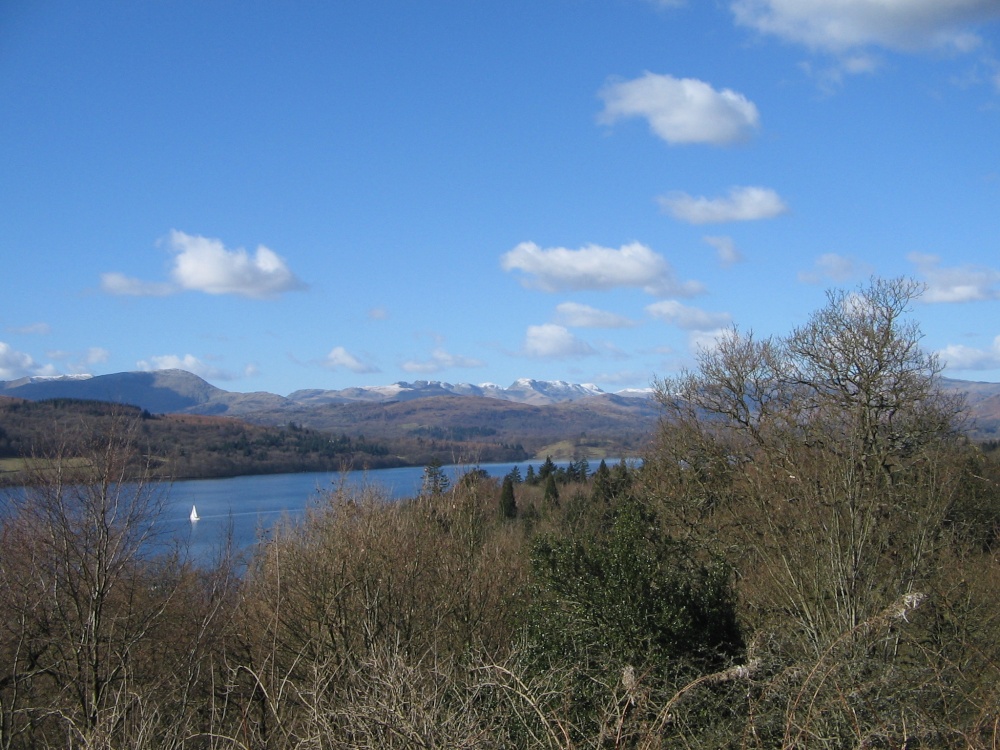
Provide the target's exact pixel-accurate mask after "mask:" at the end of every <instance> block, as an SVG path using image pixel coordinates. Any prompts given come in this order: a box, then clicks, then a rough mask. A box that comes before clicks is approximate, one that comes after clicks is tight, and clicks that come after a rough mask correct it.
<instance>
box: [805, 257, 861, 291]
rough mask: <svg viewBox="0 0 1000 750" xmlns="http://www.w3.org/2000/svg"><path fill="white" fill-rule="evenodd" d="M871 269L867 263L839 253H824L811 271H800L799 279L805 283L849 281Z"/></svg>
mask: <svg viewBox="0 0 1000 750" xmlns="http://www.w3.org/2000/svg"><path fill="white" fill-rule="evenodd" d="M867 271H870V269H869V267H868V265H867V264H866V263H858V262H857V261H856V260H854V259H853V258H849V257H847V256H846V255H839V254H837V253H824V254H823V255H821V256H819V257H818V258H817V259H816V262H815V263H814V264H813V269H812V270H811V271H800V272H799V274H798V279H799V281H801V282H802V283H804V284H820V283H823V282H824V281H838V282H841V281H847V280H849V279H851V278H855V277H857V276H858V275H860V274H863V273H865V272H867Z"/></svg>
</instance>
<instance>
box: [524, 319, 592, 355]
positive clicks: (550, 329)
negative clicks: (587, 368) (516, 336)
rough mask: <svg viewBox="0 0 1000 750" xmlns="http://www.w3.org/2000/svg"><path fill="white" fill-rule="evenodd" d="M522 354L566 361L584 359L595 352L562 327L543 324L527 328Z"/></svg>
mask: <svg viewBox="0 0 1000 750" xmlns="http://www.w3.org/2000/svg"><path fill="white" fill-rule="evenodd" d="M524 353H525V354H526V355H527V356H529V357H539V358H551V359H566V358H568V357H585V356H589V355H591V354H595V353H596V352H595V351H594V349H593V348H592V347H591V346H590V345H589V344H588V343H587V342H585V341H582V340H580V339H578V338H577V337H576V336H574V335H573V334H572V333H570V332H569V330H568V329H566V328H565V327H564V326H561V325H556V324H555V323H543V324H542V325H539V326H528V331H527V333H526V334H525V337H524Z"/></svg>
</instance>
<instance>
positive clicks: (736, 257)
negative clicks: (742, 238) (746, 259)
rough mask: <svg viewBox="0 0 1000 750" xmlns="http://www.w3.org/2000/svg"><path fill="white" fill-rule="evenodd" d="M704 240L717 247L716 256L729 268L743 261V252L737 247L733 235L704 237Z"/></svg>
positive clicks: (707, 243)
mask: <svg viewBox="0 0 1000 750" xmlns="http://www.w3.org/2000/svg"><path fill="white" fill-rule="evenodd" d="M701 239H702V242H704V243H705V244H706V245H710V246H711V247H714V248H715V254H716V257H717V258H718V259H719V263H721V264H722V265H723V266H725V267H726V268H728V267H729V266H731V265H734V264H736V263H740V262H742V261H743V253H741V252H740V251H739V248H737V247H736V243H735V242H733V238H732V237H713V236H708V237H702V238H701Z"/></svg>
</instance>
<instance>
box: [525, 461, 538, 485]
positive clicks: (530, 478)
mask: <svg viewBox="0 0 1000 750" xmlns="http://www.w3.org/2000/svg"><path fill="white" fill-rule="evenodd" d="M524 483H525V484H538V476H537V475H536V474H535V467H534V466H532V465H531V464H528V472H527V473H526V474H525V475H524Z"/></svg>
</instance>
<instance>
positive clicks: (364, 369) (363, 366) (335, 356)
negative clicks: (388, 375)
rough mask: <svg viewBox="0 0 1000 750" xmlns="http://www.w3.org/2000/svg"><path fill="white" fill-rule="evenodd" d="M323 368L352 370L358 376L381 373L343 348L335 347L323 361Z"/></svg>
mask: <svg viewBox="0 0 1000 750" xmlns="http://www.w3.org/2000/svg"><path fill="white" fill-rule="evenodd" d="M323 366H324V367H328V368H329V369H331V370H350V371H351V372H355V373H358V374H365V373H372V372H379V369H378V368H377V367H376V366H375V365H373V364H370V363H368V362H365V361H363V360H360V359H358V358H357V357H355V356H354V355H353V354H351V353H350V352H349V351H347V349H345V348H344V347H342V346H335V347H333V349H331V350H330V353H329V354H327V355H326V359H324V360H323Z"/></svg>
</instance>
